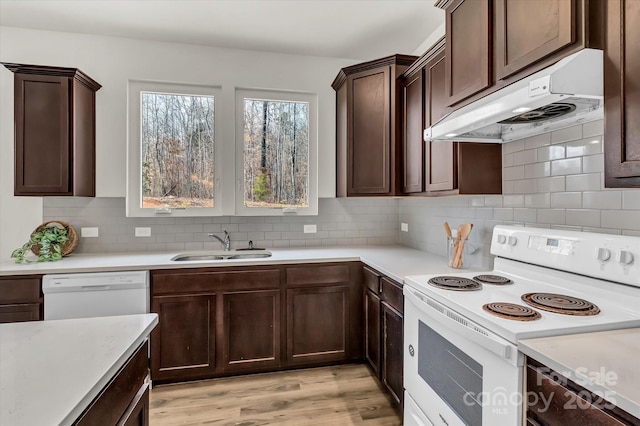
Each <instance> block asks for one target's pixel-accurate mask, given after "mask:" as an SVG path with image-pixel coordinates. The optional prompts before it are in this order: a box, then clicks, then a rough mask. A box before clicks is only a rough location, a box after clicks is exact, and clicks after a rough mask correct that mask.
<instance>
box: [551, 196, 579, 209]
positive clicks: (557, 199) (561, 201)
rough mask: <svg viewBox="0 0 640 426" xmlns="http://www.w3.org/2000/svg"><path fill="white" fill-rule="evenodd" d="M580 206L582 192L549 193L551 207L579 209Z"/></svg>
mask: <svg viewBox="0 0 640 426" xmlns="http://www.w3.org/2000/svg"><path fill="white" fill-rule="evenodd" d="M581 207H582V192H554V193H552V194H551V208H552V209H579V208H581Z"/></svg>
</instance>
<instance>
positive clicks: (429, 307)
mask: <svg viewBox="0 0 640 426" xmlns="http://www.w3.org/2000/svg"><path fill="white" fill-rule="evenodd" d="M404 295H405V299H404V300H405V308H404V344H405V348H404V385H405V389H406V391H407V393H408V394H409V395H410V396H411V397H412V398H413V400H414V401H415V402H416V403H417V405H418V407H419V408H420V409H421V411H422V412H423V413H424V414H425V415H426V417H427V418H428V419H429V421H430V422H431V423H432V424H433V425H434V426H520V425H522V423H523V420H522V416H523V404H522V402H523V401H522V395H523V380H522V378H523V367H522V364H523V356H522V354H520V353H519V352H518V350H517V347H516V346H515V345H513V344H511V343H510V342H508V341H506V340H504V339H502V338H500V337H499V336H497V335H495V334H493V333H492V332H490V331H489V330H487V329H484V328H483V327H480V326H479V325H477V324H474V323H472V322H471V321H469V320H467V319H466V318H464V317H463V316H461V315H459V314H457V313H455V312H453V311H451V310H449V309H448V308H446V307H445V306H444V305H442V304H440V303H438V302H436V301H435V300H433V299H430V298H429V297H428V296H426V295H424V294H422V293H421V292H419V291H417V290H415V289H413V288H411V287H410V286H408V285H405V286H404Z"/></svg>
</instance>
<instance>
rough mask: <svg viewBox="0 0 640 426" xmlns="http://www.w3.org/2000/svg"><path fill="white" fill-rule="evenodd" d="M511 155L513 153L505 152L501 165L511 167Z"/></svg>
mask: <svg viewBox="0 0 640 426" xmlns="http://www.w3.org/2000/svg"><path fill="white" fill-rule="evenodd" d="M513 156H514V154H505V155H503V156H502V167H511V166H513Z"/></svg>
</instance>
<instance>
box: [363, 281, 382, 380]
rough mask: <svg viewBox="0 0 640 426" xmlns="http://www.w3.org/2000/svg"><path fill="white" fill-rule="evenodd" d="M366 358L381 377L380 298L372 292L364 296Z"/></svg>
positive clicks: (367, 291) (368, 291)
mask: <svg viewBox="0 0 640 426" xmlns="http://www.w3.org/2000/svg"><path fill="white" fill-rule="evenodd" d="M364 340H365V342H364V349H365V350H364V358H365V360H366V361H367V362H368V363H369V367H371V369H372V370H373V372H374V373H375V374H376V375H377V376H379V375H380V298H379V297H378V295H377V294H376V293H374V292H372V291H370V290H366V291H365V294H364Z"/></svg>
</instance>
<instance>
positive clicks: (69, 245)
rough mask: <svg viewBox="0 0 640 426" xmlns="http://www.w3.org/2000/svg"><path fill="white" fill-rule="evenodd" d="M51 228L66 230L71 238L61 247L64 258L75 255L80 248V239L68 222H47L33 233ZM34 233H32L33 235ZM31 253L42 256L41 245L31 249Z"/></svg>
mask: <svg viewBox="0 0 640 426" xmlns="http://www.w3.org/2000/svg"><path fill="white" fill-rule="evenodd" d="M51 226H57V227H59V228H65V229H66V230H67V237H69V240H68V241H67V242H66V243H64V245H63V246H62V247H60V249H61V251H62V253H61V254H62V255H63V256H66V255H68V254H71V253H73V251H74V250H75V249H76V248H77V247H78V243H79V242H80V239H79V238H78V233H77V232H76V230H75V229H74V228H73V226H71V225H70V224H68V223H67V222H63V221H61V220H52V221H50V222H45V223H43V224H41V225H40V226H38V227H37V228H36V229H35V230H34V231H33V233H36V232H38V231H40V230H41V229H42V228H47V227H51ZM33 233H32V235H33ZM31 251H32V252H33V254H35V255H36V256H40V244H34V245H33V247H31Z"/></svg>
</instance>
